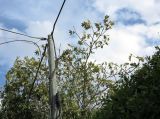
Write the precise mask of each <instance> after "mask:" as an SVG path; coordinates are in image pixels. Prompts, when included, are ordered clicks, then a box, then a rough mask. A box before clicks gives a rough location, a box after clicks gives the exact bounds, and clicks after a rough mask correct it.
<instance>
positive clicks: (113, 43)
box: [92, 24, 158, 63]
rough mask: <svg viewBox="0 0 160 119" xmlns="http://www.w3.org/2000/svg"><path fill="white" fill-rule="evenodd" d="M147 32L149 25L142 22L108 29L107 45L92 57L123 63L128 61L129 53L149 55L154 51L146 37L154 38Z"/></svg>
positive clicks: (101, 60)
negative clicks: (108, 39)
mask: <svg viewBox="0 0 160 119" xmlns="http://www.w3.org/2000/svg"><path fill="white" fill-rule="evenodd" d="M152 27H153V26H151V28H152ZM157 30H158V29H157ZM149 32H150V27H149V28H148V27H147V26H145V25H142V24H137V25H134V26H128V27H126V26H124V25H119V26H117V27H114V28H113V29H112V30H110V31H109V35H110V42H109V45H108V46H106V47H105V48H104V49H102V50H98V51H97V52H96V54H95V57H92V58H93V59H96V60H97V61H98V62H103V61H109V62H110V61H111V62H116V63H124V62H127V61H128V56H129V55H130V54H134V55H136V56H146V55H151V54H153V52H154V46H151V45H150V44H148V43H147V42H146V38H147V37H148V38H150V37H151V38H154V36H151V35H148V34H147V33H149ZM153 42H154V41H153Z"/></svg>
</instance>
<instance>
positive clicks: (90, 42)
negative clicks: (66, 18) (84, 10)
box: [58, 16, 113, 119]
mask: <svg viewBox="0 0 160 119" xmlns="http://www.w3.org/2000/svg"><path fill="white" fill-rule="evenodd" d="M112 25H113V23H112V22H111V21H110V20H109V18H108V16H106V17H105V18H104V21H103V22H102V23H95V24H94V25H92V24H91V22H90V21H89V20H87V21H85V22H83V23H82V27H83V28H84V32H83V34H82V35H79V34H78V33H77V32H76V30H75V29H74V30H70V31H69V33H70V35H74V36H76V37H78V41H77V42H78V44H77V45H71V44H69V48H68V49H67V50H65V51H64V52H63V53H62V56H61V57H60V59H59V74H58V75H59V80H60V82H59V83H60V84H59V85H60V87H61V88H60V89H61V93H62V94H61V95H62V99H63V106H62V107H63V118H64V119H89V118H91V117H92V111H94V109H96V108H98V107H100V106H101V101H102V96H105V95H106V94H107V90H108V89H109V86H110V85H111V84H112V81H111V80H107V79H108V77H109V76H111V75H108V74H107V73H106V65H105V64H96V63H95V62H93V61H91V60H90V59H89V58H90V57H91V55H92V54H94V51H95V50H97V49H98V48H103V47H104V46H105V45H108V41H109V38H108V35H107V34H106V32H107V30H108V29H110V28H111V26H112Z"/></svg>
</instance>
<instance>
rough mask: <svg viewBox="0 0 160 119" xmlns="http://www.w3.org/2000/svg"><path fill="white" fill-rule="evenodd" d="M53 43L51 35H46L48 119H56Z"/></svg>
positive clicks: (55, 79) (55, 78)
mask: <svg viewBox="0 0 160 119" xmlns="http://www.w3.org/2000/svg"><path fill="white" fill-rule="evenodd" d="M55 52H56V51H55V49H54V43H53V39H52V36H51V35H48V64H49V103H50V118H49V119H58V107H57V77H56V58H55Z"/></svg>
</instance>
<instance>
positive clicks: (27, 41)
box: [0, 40, 41, 54]
mask: <svg viewBox="0 0 160 119" xmlns="http://www.w3.org/2000/svg"><path fill="white" fill-rule="evenodd" d="M13 42H26V43H32V44H34V45H35V46H36V47H37V48H38V50H39V52H40V54H41V50H40V47H39V45H38V44H37V43H36V42H34V41H29V40H10V41H5V42H1V43H0V46H1V45H5V44H8V43H13Z"/></svg>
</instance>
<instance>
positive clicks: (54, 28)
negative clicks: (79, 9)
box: [51, 0, 66, 35]
mask: <svg viewBox="0 0 160 119" xmlns="http://www.w3.org/2000/svg"><path fill="white" fill-rule="evenodd" d="M65 2H66V0H64V1H63V3H62V6H61V8H60V10H59V13H58V15H57V18H56V20H55V22H54V25H53V30H52V32H51V35H53V33H54V30H55V27H56V23H57V21H58V18H59V16H60V14H61V12H62V9H63V7H64V4H65Z"/></svg>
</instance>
